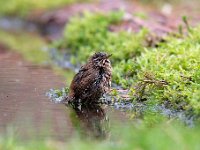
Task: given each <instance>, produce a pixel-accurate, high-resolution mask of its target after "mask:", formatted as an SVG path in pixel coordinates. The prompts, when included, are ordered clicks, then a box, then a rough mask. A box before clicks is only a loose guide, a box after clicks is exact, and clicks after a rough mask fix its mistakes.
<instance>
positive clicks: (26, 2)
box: [0, 0, 80, 16]
mask: <svg viewBox="0 0 200 150" xmlns="http://www.w3.org/2000/svg"><path fill="white" fill-rule="evenodd" d="M77 1H80V0H56V1H54V0H6V1H5V0H1V1H0V14H1V15H15V16H16V15H20V16H25V15H28V14H29V13H30V12H31V11H34V10H40V11H41V10H46V9H52V8H55V7H59V6H63V5H66V4H70V3H73V2H77Z"/></svg>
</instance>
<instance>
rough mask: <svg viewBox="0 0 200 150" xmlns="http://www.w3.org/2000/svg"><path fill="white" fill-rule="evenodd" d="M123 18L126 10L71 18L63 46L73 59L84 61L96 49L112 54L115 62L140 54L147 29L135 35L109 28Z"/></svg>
mask: <svg viewBox="0 0 200 150" xmlns="http://www.w3.org/2000/svg"><path fill="white" fill-rule="evenodd" d="M122 17H123V12H111V13H109V14H107V15H105V14H102V13H97V14H91V13H85V14H84V17H74V18H72V19H71V20H70V22H69V24H68V25H67V26H66V29H65V32H64V36H65V38H64V40H63V45H62V46H63V47H64V48H67V49H70V50H71V52H72V54H73V55H75V56H74V57H75V59H74V58H73V57H72V62H73V63H80V62H81V63H83V62H85V60H86V59H87V58H88V57H89V56H91V55H92V54H93V53H94V52H97V51H106V52H107V53H110V54H113V56H112V63H113V64H116V62H120V61H121V60H124V59H128V58H130V57H133V56H135V55H138V54H140V52H141V51H142V48H141V45H142V41H143V40H142V39H143V38H144V36H145V35H146V33H147V31H146V30H142V31H141V32H140V33H138V34H135V35H134V34H132V33H128V32H125V31H123V32H122V31H120V32H111V31H109V27H110V25H112V24H117V23H119V22H120V21H121V19H122Z"/></svg>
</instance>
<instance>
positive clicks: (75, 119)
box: [66, 103, 109, 139]
mask: <svg viewBox="0 0 200 150" xmlns="http://www.w3.org/2000/svg"><path fill="white" fill-rule="evenodd" d="M66 106H67V107H70V108H71V114H72V115H71V120H72V123H73V125H74V127H76V128H77V130H78V131H79V132H80V134H81V136H84V137H85V136H87V137H89V138H96V139H104V138H106V137H108V135H109V120H108V118H107V116H106V113H105V110H104V108H102V106H100V105H99V104H91V103H90V104H81V103H73V104H70V105H66Z"/></svg>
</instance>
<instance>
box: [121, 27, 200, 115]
mask: <svg viewBox="0 0 200 150" xmlns="http://www.w3.org/2000/svg"><path fill="white" fill-rule="evenodd" d="M199 54H200V28H196V29H193V30H192V32H191V33H189V35H188V37H186V38H184V39H177V38H173V37H171V38H169V39H168V40H167V43H164V44H161V45H160V47H159V48H154V49H152V50H146V51H145V52H143V53H142V55H141V56H139V57H137V58H136V61H134V65H132V64H133V62H129V63H128V64H126V66H127V65H132V70H135V71H136V72H137V73H136V74H135V75H133V76H132V77H131V76H130V79H132V78H134V79H135V78H136V80H135V81H136V83H139V82H140V81H143V84H144V81H145V80H150V81H148V82H149V83H147V84H146V89H145V90H146V92H145V93H144V95H146V97H148V99H149V100H152V101H158V102H159V103H160V102H164V101H168V102H169V103H171V104H172V107H174V108H176V109H185V110H189V109H191V108H192V109H195V110H196V111H197V112H200V101H199V100H200V57H199ZM131 63H132V64H131ZM126 66H125V65H123V66H122V67H121V69H124V68H126ZM147 74H150V75H147ZM127 82H128V81H127ZM150 82H151V83H150ZM140 83H141V82H140Z"/></svg>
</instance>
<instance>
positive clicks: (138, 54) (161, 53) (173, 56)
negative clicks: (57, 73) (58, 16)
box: [54, 11, 200, 114]
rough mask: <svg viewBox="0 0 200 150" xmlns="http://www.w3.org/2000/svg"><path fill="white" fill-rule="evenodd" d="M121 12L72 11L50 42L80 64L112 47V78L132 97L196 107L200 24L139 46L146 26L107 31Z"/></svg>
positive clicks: (198, 102)
mask: <svg viewBox="0 0 200 150" xmlns="http://www.w3.org/2000/svg"><path fill="white" fill-rule="evenodd" d="M122 19H123V12H119V11H116V12H111V13H109V14H107V15H105V14H102V13H96V14H91V13H88V12H86V13H85V14H84V15H83V16H82V17H80V16H76V17H72V18H71V20H70V22H69V23H68V24H67V25H66V28H65V31H64V38H63V39H62V40H61V41H57V42H55V43H54V46H55V47H57V48H60V49H65V50H66V51H68V52H69V53H71V54H72V57H71V62H72V63H81V64H83V63H84V62H85V61H86V60H87V58H88V57H89V56H90V55H91V54H93V53H94V52H96V51H104V52H107V53H112V54H113V57H112V58H111V61H112V65H113V83H116V84H118V85H120V86H122V87H123V88H126V89H130V91H131V92H130V97H132V100H133V101H137V100H140V101H141V100H145V101H147V102H148V103H151V104H155V105H157V104H165V105H166V106H167V107H170V108H172V109H176V110H192V111H194V112H195V113H197V114H199V113H200V57H199V54H200V28H198V27H197V28H194V29H191V31H190V32H189V33H188V35H187V36H182V37H181V36H177V37H173V36H169V37H168V38H166V39H165V42H164V43H160V44H159V45H158V47H157V48H151V47H147V46H145V41H146V37H147V35H148V30H147V29H142V30H141V31H140V32H139V33H132V32H127V31H118V32H112V31H110V26H111V25H113V24H115V25H116V24H119V23H120V22H121V21H122Z"/></svg>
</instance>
